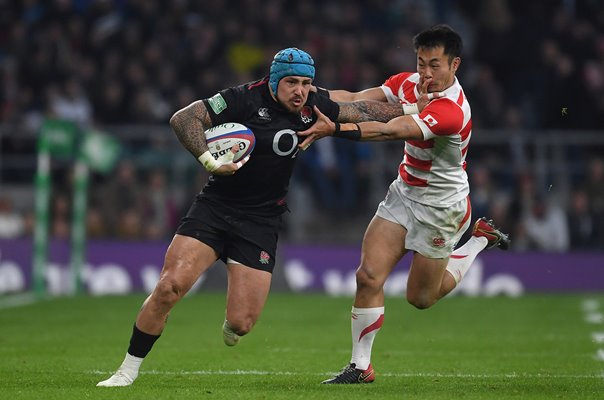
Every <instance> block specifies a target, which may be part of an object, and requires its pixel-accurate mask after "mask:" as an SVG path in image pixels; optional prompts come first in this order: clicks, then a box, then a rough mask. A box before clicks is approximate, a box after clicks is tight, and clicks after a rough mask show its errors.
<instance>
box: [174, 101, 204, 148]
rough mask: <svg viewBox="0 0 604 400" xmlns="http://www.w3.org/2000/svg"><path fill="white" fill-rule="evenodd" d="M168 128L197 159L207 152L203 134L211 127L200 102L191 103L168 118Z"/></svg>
mask: <svg viewBox="0 0 604 400" xmlns="http://www.w3.org/2000/svg"><path fill="white" fill-rule="evenodd" d="M170 126H171V127H172V130H174V133H175V134H176V137H178V140H179V141H180V143H182V145H183V146H184V147H185V148H186V149H187V150H189V152H191V154H193V155H194V156H195V158H197V157H199V156H200V155H201V154H203V153H205V152H206V151H207V150H208V144H207V142H206V138H205V136H204V134H203V132H204V131H205V130H206V129H208V128H210V127H211V126H212V121H211V120H210V116H209V115H208V110H207V109H206V107H205V105H204V104H203V102H202V101H201V100H199V101H196V102H194V103H191V104H190V105H188V106H187V107H185V108H183V109H181V110H179V111H178V112H176V113H175V114H174V115H173V116H172V118H170Z"/></svg>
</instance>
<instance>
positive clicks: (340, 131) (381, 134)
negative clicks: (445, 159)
mask: <svg viewBox="0 0 604 400" xmlns="http://www.w3.org/2000/svg"><path fill="white" fill-rule="evenodd" d="M315 113H317V122H315V123H314V124H313V126H311V127H310V128H309V129H307V130H305V131H301V132H298V135H299V136H303V137H305V139H304V141H303V142H302V143H300V144H299V145H298V147H300V148H301V149H302V150H306V149H307V148H308V146H310V145H311V144H312V143H313V142H314V141H315V140H318V139H321V138H323V137H325V136H335V137H341V138H344V139H350V140H363V141H387V140H408V139H412V140H423V139H424V136H423V134H422V131H421V129H420V128H419V126H418V125H417V124H416V123H415V121H414V120H413V118H412V117H410V116H399V117H396V118H393V119H392V120H390V121H388V122H387V123H384V122H378V121H368V122H361V123H342V124H340V123H339V122H333V121H332V120H330V119H329V117H327V116H326V115H325V114H323V113H322V112H321V111H320V110H319V109H318V108H317V107H316V106H315Z"/></svg>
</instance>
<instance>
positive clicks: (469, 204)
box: [457, 196, 472, 230]
mask: <svg viewBox="0 0 604 400" xmlns="http://www.w3.org/2000/svg"><path fill="white" fill-rule="evenodd" d="M466 202H467V206H466V214H465V215H464V216H463V219H462V220H461V222H460V223H459V226H458V227H457V230H460V229H461V228H462V227H463V226H464V224H465V223H466V221H467V220H468V219H469V218H470V216H471V215H472V203H470V196H468V197H466Z"/></svg>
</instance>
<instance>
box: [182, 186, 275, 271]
mask: <svg viewBox="0 0 604 400" xmlns="http://www.w3.org/2000/svg"><path fill="white" fill-rule="evenodd" d="M281 221H282V217H281V215H276V216H270V217H263V216H255V215H254V216H252V215H247V214H245V213H243V212H241V211H239V210H236V209H233V208H230V207H227V206H222V205H219V204H216V203H214V202H209V201H207V200H204V199H202V198H196V199H195V201H194V202H193V205H191V208H189V211H188V212H187V215H186V216H185V217H184V218H183V219H182V220H181V222H180V225H179V226H178V228H177V229H176V233H177V234H179V235H184V236H189V237H192V238H195V239H197V240H199V241H201V242H203V243H205V244H207V245H208V246H210V247H211V248H213V249H214V250H215V251H216V252H217V253H218V257H219V258H220V259H221V260H222V261H224V262H225V263H226V262H227V259H229V258H230V259H232V260H233V261H236V262H238V263H241V264H243V265H245V266H248V267H251V268H254V269H259V270H262V271H267V272H271V273H272V272H273V269H274V268H275V254H276V251H277V240H278V239H279V229H280V227H281Z"/></svg>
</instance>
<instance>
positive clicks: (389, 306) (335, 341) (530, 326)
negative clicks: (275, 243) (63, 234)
mask: <svg viewBox="0 0 604 400" xmlns="http://www.w3.org/2000/svg"><path fill="white" fill-rule="evenodd" d="M4 300H6V298H4V299H2V298H0V306H1V305H2V301H4ZM142 300H143V296H126V297H97V298H92V297H78V298H60V299H53V300H47V301H41V302H36V303H33V304H30V305H25V306H21V307H8V308H7V307H4V308H0V398H2V399H7V400H16V399H61V400H71V399H128V400H132V399H335V400H337V399H362V398H363V399H366V398H370V397H371V398H375V399H523V400H524V399H582V400H584V399H604V360H603V359H601V358H599V357H598V354H599V351H601V352H602V353H604V344H602V343H599V340H598V339H596V337H597V334H598V332H600V333H602V334H604V323H603V322H602V321H601V314H602V313H604V295H590V294H575V295H529V296H524V297H521V298H516V299H511V298H503V297H498V298H467V297H451V298H447V299H444V300H443V301H441V302H440V303H438V304H437V305H436V306H434V307H433V308H431V309H429V310H423V311H420V310H415V309H414V308H412V307H411V306H410V305H408V304H407V303H406V302H405V300H404V299H402V298H389V299H387V302H386V318H385V321H384V326H383V328H382V330H381V332H380V333H379V335H378V337H377V340H376V342H375V345H374V354H373V359H372V362H373V365H374V367H375V369H376V381H375V383H373V384H370V385H351V386H331V385H321V384H320V381H321V380H323V379H325V378H327V377H329V376H330V375H331V374H332V373H333V372H335V371H337V370H339V369H340V368H341V367H343V366H344V365H345V364H346V363H347V362H348V360H349V357H350V307H351V303H352V300H351V299H350V298H330V297H326V296H323V295H292V294H284V293H272V294H271V295H270V296H269V300H268V302H267V305H266V308H265V310H264V312H263V314H262V316H261V317H260V320H259V322H258V324H257V325H256V327H255V328H254V330H253V331H252V332H251V333H250V334H249V335H248V336H246V337H244V338H243V339H242V341H241V342H240V344H239V345H238V346H236V347H233V348H229V347H226V346H225V345H224V344H223V343H222V333H221V326H222V321H223V318H224V294H223V293H216V292H211V293H199V294H195V295H192V296H189V297H187V298H185V299H184V300H183V301H182V302H181V303H180V304H178V305H177V307H176V308H175V309H174V310H173V312H172V315H171V316H170V320H169V323H168V326H167V329H166V330H165V332H164V334H163V336H162V337H161V338H160V340H159V341H158V342H157V343H156V345H155V348H154V349H153V351H152V352H151V353H150V354H149V356H148V357H147V359H146V360H145V362H144V363H143V367H142V370H141V375H140V376H139V378H138V379H137V381H136V382H135V383H134V385H133V386H131V387H127V388H97V387H95V384H96V383H97V382H98V381H100V380H102V379H105V378H107V377H108V376H109V375H110V374H111V373H112V372H113V371H114V370H115V369H116V368H117V367H118V365H119V364H120V363H121V361H122V359H123V356H124V354H125V352H126V348H127V345H128V339H129V337H130V332H131V328H132V323H133V321H134V317H135V314H136V312H137V310H138V308H139V307H140V304H141V303H142ZM598 313H600V319H598V318H597V314H598ZM594 314H595V315H596V318H595V319H594Z"/></svg>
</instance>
